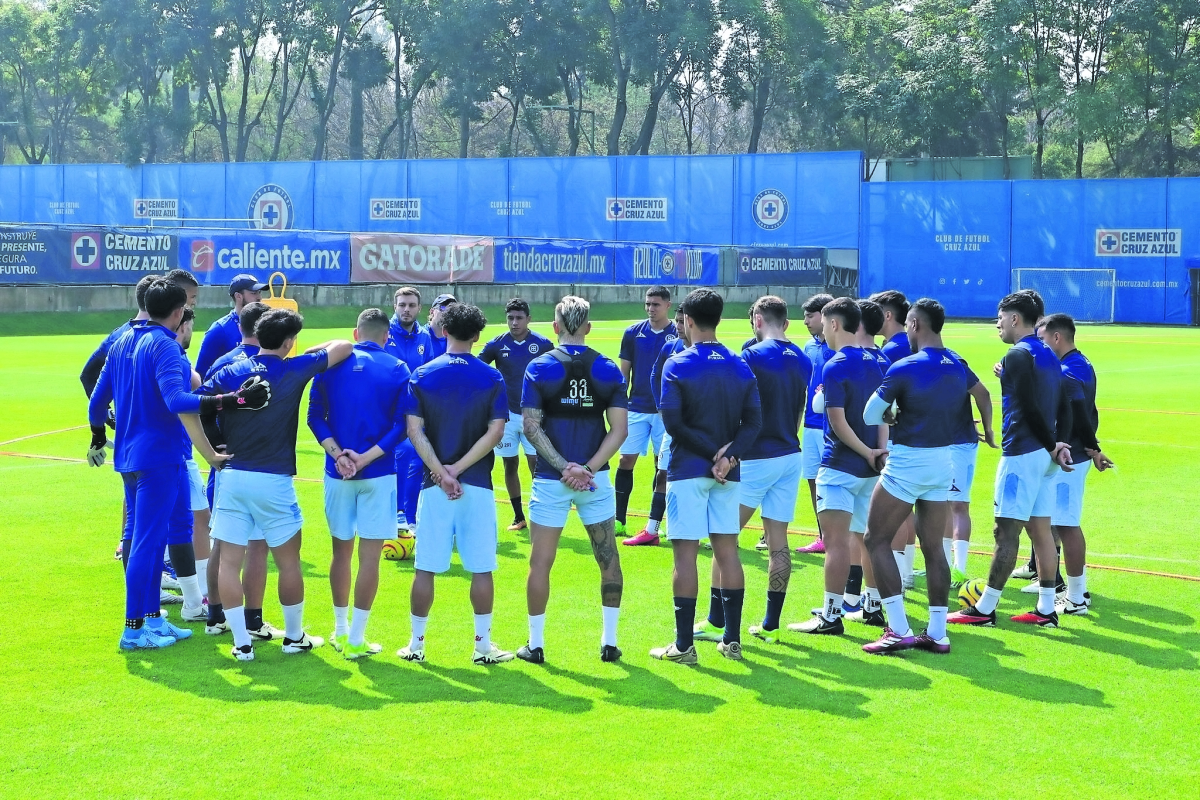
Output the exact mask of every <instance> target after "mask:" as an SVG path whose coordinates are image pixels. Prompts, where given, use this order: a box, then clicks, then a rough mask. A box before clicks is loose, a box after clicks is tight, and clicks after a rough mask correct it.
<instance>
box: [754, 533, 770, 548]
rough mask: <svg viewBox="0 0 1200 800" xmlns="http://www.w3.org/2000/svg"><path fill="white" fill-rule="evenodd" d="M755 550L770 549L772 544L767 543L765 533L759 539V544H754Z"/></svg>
mask: <svg viewBox="0 0 1200 800" xmlns="http://www.w3.org/2000/svg"><path fill="white" fill-rule="evenodd" d="M754 549H755V550H770V549H771V546H770V545H769V544H767V535H766V534H765V533H764V534H763V535H762V536H761V537H759V539H758V544H756V545H754Z"/></svg>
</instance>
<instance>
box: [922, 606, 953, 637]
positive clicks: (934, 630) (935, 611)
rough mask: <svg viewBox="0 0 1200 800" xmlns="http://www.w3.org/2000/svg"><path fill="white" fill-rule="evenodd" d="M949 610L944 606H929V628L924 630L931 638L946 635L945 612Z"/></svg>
mask: <svg viewBox="0 0 1200 800" xmlns="http://www.w3.org/2000/svg"><path fill="white" fill-rule="evenodd" d="M949 611H950V609H948V608H947V607H946V606H930V607H929V628H928V629H927V630H926V632H927V633H928V634H929V637H930V638H931V639H941V638H942V637H944V636H945V635H946V614H947V613H949Z"/></svg>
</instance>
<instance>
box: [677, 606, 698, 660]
mask: <svg viewBox="0 0 1200 800" xmlns="http://www.w3.org/2000/svg"><path fill="white" fill-rule="evenodd" d="M695 624H696V598H694V597H676V598H675V647H677V648H679V651H680V652H683V651H685V650H687V649H688V648H689V647H691V646H692V626H693V625H695Z"/></svg>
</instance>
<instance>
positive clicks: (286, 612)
mask: <svg viewBox="0 0 1200 800" xmlns="http://www.w3.org/2000/svg"><path fill="white" fill-rule="evenodd" d="M283 635H284V637H285V638H288V639H291V640H292V641H293V642H294V641H296V640H298V639H303V638H304V601H303V600H301V601H300V602H299V603H296V604H295V605H294V606H284V607H283Z"/></svg>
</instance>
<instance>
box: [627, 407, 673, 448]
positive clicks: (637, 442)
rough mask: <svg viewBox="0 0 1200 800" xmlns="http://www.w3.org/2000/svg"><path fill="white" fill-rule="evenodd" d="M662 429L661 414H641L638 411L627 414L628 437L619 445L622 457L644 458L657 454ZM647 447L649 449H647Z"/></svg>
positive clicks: (664, 430) (660, 444)
mask: <svg viewBox="0 0 1200 800" xmlns="http://www.w3.org/2000/svg"><path fill="white" fill-rule="evenodd" d="M665 433H666V429H665V428H664V427H663V421H662V415H661V414H643V413H641V412H639V411H630V412H629V435H628V436H626V437H625V441H624V443H622V445H621V455H623V456H644V455H646V454H648V453H649V454H651V455H653V454H655V453H658V452H659V449H660V447H661V446H662V439H663V434H665ZM647 445H650V448H649V449H647Z"/></svg>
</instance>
